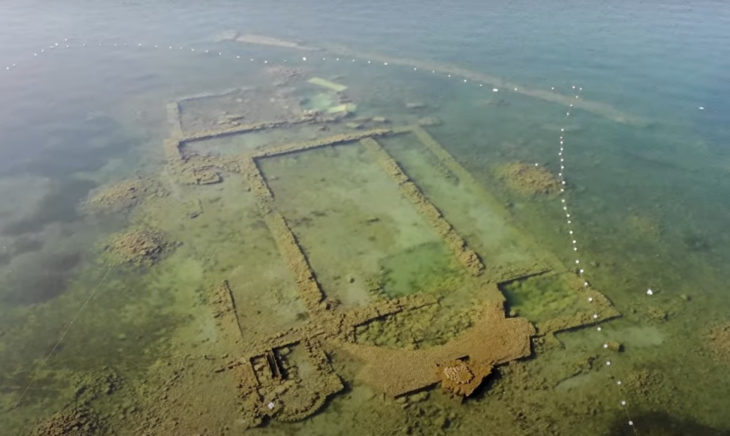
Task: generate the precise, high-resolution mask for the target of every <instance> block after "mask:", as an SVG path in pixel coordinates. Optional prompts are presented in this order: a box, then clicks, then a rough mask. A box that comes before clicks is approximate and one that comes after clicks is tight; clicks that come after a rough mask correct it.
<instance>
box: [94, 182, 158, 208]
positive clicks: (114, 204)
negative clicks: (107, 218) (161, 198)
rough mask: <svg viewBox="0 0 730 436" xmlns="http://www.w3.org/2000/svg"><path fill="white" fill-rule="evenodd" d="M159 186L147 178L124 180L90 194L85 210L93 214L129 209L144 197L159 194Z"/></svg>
mask: <svg viewBox="0 0 730 436" xmlns="http://www.w3.org/2000/svg"><path fill="white" fill-rule="evenodd" d="M160 189H161V188H160V185H159V184H158V183H157V182H156V181H154V180H152V179H148V178H135V179H130V180H124V181H122V182H120V183H117V184H114V185H107V186H104V187H101V188H99V189H97V190H95V191H94V192H92V193H91V195H90V197H89V199H88V200H87V201H86V203H85V205H84V206H85V209H87V210H89V211H90V212H94V213H102V212H103V213H117V212H122V211H124V210H127V209H130V208H132V207H134V206H135V205H137V203H139V202H140V201H142V200H143V199H144V198H145V197H147V196H149V195H151V194H155V193H159V192H160Z"/></svg>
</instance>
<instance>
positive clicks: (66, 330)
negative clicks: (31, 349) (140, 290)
mask: <svg viewBox="0 0 730 436" xmlns="http://www.w3.org/2000/svg"><path fill="white" fill-rule="evenodd" d="M112 269H113V267H111V266H110V267H108V268H107V269H106V271H105V272H104V275H102V277H101V279H99V282H98V283H97V284H96V286H95V287H94V288H93V289H92V290H91V292H89V295H88V296H87V297H86V299H85V300H84V302H83V303H81V306H79V310H78V311H76V313H75V314H74V316H73V318H71V320H70V321H69V322H68V324H66V327H65V328H64V329H63V330H62V331H61V335H60V336H59V337H58V340H57V341H56V343H55V344H53V347H52V348H51V350H50V351H49V352H48V354H46V356H45V357H44V358H43V359H42V360H41V362H40V366H41V367H43V366H45V365H46V364H47V363H48V361H49V360H50V359H51V357H53V354H54V353H55V352H56V350H57V349H58V347H60V346H61V343H62V342H63V340H64V339H66V335H68V333H69V332H70V331H71V328H72V327H73V325H74V323H76V321H77V320H78V319H79V317H80V316H81V314H82V313H83V312H84V309H86V305H88V304H89V302H90V301H91V300H92V299H93V298H94V296H96V293H97V292H98V291H99V289H101V285H102V284H104V281H105V280H106V277H107V276H108V275H109V272H111V270H112ZM35 382H36V380H31V381H29V382H28V384H27V385H26V386H25V388H24V389H23V392H21V394H20V398H18V400H17V401H16V402H15V404H14V405H13V406H11V407H10V408H9V409H8V411H10V410H13V409H16V408H18V407H19V406H20V404H21V403H22V402H23V400H24V399H25V396H26V395H27V393H28V391H30V389H31V388H32V387H33V384H35Z"/></svg>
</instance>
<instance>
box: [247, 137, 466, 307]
mask: <svg viewBox="0 0 730 436" xmlns="http://www.w3.org/2000/svg"><path fill="white" fill-rule="evenodd" d="M258 163H259V166H260V168H261V170H262V173H263V175H264V177H265V179H266V181H267V183H268V185H269V187H270V189H271V190H272V194H273V197H274V203H275V206H276V208H277V209H278V210H279V211H280V212H281V213H282V215H283V216H284V217H285V219H286V220H287V222H288V223H289V225H290V227H291V229H292V231H293V232H294V234H295V235H296V237H297V239H298V240H299V242H300V244H301V246H302V247H303V250H304V251H305V253H306V256H307V258H308V259H309V261H310V263H311V265H312V268H313V270H314V272H315V274H316V275H317V279H318V280H319V282H320V283H321V285H322V287H323V290H324V292H325V294H326V295H328V296H331V297H335V298H337V299H338V300H340V301H341V302H342V303H343V305H345V306H360V305H364V304H367V303H368V302H370V301H371V299H372V298H373V297H375V296H377V293H379V292H381V291H384V292H385V293H386V294H388V295H389V296H397V295H404V294H408V293H417V292H423V291H427V288H428V285H429V284H428V283H427V282H424V281H423V278H426V277H428V276H430V275H437V274H438V275H444V274H463V273H464V271H463V269H462V268H461V265H459V264H458V262H457V260H456V258H455V257H454V256H453V254H452V253H451V252H450V250H449V248H448V247H447V246H446V244H445V243H444V241H443V240H442V238H441V237H440V236H439V234H438V233H437V232H436V230H434V229H433V228H432V226H430V225H429V223H428V222H427V220H426V219H425V218H424V217H423V216H422V215H421V214H419V212H418V211H417V210H416V208H415V207H414V206H413V205H412V204H411V202H409V200H408V199H407V198H405V197H404V196H403V194H402V193H401V192H400V190H399V187H398V184H397V183H395V182H394V181H393V180H392V179H391V178H390V177H389V176H388V175H387V174H386V173H385V172H384V171H383V169H382V168H381V167H380V165H378V163H377V162H376V161H375V160H374V159H373V156H372V154H371V153H369V152H368V151H367V150H366V149H365V147H363V146H362V145H361V144H360V143H358V142H349V143H344V144H340V145H336V146H332V147H323V148H318V149H314V150H309V151H306V152H300V153H291V154H284V155H279V156H275V157H270V158H265V159H260V160H259V161H258ZM406 265H407V266H406Z"/></svg>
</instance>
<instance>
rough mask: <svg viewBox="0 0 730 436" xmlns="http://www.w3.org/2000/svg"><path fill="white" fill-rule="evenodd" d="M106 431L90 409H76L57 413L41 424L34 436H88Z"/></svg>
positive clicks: (35, 429)
mask: <svg viewBox="0 0 730 436" xmlns="http://www.w3.org/2000/svg"><path fill="white" fill-rule="evenodd" d="M103 431H104V428H103V426H102V425H101V421H100V420H99V417H98V416H97V414H96V413H95V412H94V411H93V410H92V409H90V408H88V407H74V408H71V409H69V410H64V411H61V412H56V413H54V414H53V415H51V416H50V417H48V418H47V419H46V420H44V421H42V422H41V423H39V424H38V425H37V426H36V427H35V428H34V429H33V430H32V431H31V432H30V434H31V435H32V436H71V435H74V436H86V435H95V434H102V433H103Z"/></svg>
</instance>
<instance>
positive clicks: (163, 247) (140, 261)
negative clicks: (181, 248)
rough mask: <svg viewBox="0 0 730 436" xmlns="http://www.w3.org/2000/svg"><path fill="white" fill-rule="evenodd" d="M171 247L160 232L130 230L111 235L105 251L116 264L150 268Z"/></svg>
mask: <svg viewBox="0 0 730 436" xmlns="http://www.w3.org/2000/svg"><path fill="white" fill-rule="evenodd" d="M171 245H172V244H170V243H169V242H167V241H165V238H164V237H163V235H162V234H161V233H160V232H157V231H154V230H150V229H132V230H129V231H126V232H122V233H117V234H114V235H112V236H111V237H110V239H109V243H108V244H107V245H106V247H105V249H106V251H107V252H108V253H109V254H110V255H111V257H112V258H113V259H114V261H116V262H118V263H128V264H132V265H135V266H150V265H153V264H154V263H156V262H157V261H159V260H160V259H161V258H162V256H163V255H164V254H165V253H166V252H167V251H169V249H170V247H171Z"/></svg>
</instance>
